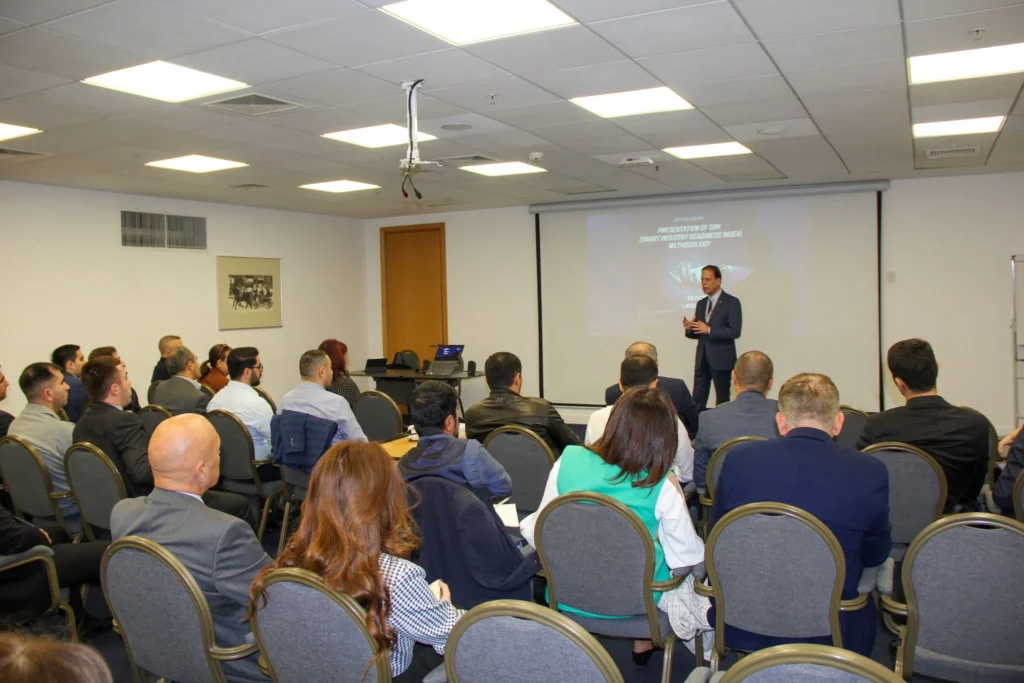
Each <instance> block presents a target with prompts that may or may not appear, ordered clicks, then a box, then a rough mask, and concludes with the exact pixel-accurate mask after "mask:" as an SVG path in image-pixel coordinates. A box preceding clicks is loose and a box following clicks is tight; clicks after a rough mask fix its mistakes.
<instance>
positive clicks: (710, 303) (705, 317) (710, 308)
mask: <svg viewBox="0 0 1024 683" xmlns="http://www.w3.org/2000/svg"><path fill="white" fill-rule="evenodd" d="M714 307H715V302H714V301H712V300H711V297H708V312H707V315H705V316H704V320H705V322H706V321H708V320H711V311H712V310H713V309H714Z"/></svg>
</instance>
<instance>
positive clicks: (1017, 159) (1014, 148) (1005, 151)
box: [988, 130, 1024, 166]
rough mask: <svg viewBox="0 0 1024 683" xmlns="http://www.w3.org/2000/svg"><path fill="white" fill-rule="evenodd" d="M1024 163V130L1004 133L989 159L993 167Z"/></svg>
mask: <svg viewBox="0 0 1024 683" xmlns="http://www.w3.org/2000/svg"><path fill="white" fill-rule="evenodd" d="M1021 162H1024V130H1012V131H1005V130H1004V131H1003V132H1002V134H1000V136H999V139H998V140H997V141H996V146H995V149H993V150H992V155H991V156H990V157H989V160H988V163H989V165H991V166H995V165H998V164H1010V163H1021Z"/></svg>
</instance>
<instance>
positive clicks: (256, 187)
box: [231, 183, 270, 190]
mask: <svg viewBox="0 0 1024 683" xmlns="http://www.w3.org/2000/svg"><path fill="white" fill-rule="evenodd" d="M231 187H233V188H235V189H236V190H262V189H264V188H267V187H270V185H260V184H259V183H242V184H241V185H232V186H231Z"/></svg>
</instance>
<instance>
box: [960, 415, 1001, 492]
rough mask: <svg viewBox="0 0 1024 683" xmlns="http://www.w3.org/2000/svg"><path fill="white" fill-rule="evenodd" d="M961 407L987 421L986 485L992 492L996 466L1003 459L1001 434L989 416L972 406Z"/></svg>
mask: <svg viewBox="0 0 1024 683" xmlns="http://www.w3.org/2000/svg"><path fill="white" fill-rule="evenodd" d="M960 407H961V408H964V409H965V410H969V411H971V412H972V413H976V414H977V415H980V416H981V417H982V418H983V419H984V420H985V423H986V424H988V467H987V468H985V483H986V484H988V487H989V489H990V490H991V489H992V487H993V486H995V484H996V465H997V464H998V463H999V462H1000V461H1002V459H1003V457H1002V456H1001V455H1000V454H999V434H998V433H997V432H996V428H995V425H993V424H992V420H990V419H988V416H987V415H985V413H983V412H981V411H980V410H976V409H974V408H972V407H970V406H960Z"/></svg>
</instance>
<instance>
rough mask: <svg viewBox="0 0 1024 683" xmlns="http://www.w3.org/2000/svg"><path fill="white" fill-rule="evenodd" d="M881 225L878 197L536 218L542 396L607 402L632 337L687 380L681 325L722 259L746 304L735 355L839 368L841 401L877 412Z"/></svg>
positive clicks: (688, 354) (688, 352) (783, 371)
mask: <svg viewBox="0 0 1024 683" xmlns="http://www.w3.org/2000/svg"><path fill="white" fill-rule="evenodd" d="M875 221H876V204H875V194H874V193H873V192H870V193H869V192H860V193H849V194H833V195H818V196H808V197H779V198H771V199H749V200H732V201H716V202H701V203H687V204H678V205H666V206H652V207H636V208H629V209H615V210H608V211H589V212H565V213H552V214H541V217H540V226H541V229H540V234H541V294H542V304H543V319H542V322H543V335H542V344H543V352H544V378H543V380H544V396H545V398H547V399H549V400H551V401H554V402H559V403H580V404H600V403H603V397H604V389H605V387H607V386H608V385H609V384H612V383H613V382H614V381H615V380H616V378H617V375H618V365H619V363H620V362H621V360H622V355H623V351H624V350H625V348H626V346H628V345H629V344H630V343H631V342H633V341H637V340H645V341H650V342H652V343H654V344H656V345H657V347H658V351H659V365H660V371H661V374H662V375H665V376H671V377H679V378H682V379H684V380H686V382H687V384H689V385H691V389H692V383H693V363H694V352H695V351H696V347H697V342H696V341H694V340H690V339H687V338H686V337H685V336H684V331H683V325H682V320H683V317H684V316H685V317H687V318H692V317H693V316H694V312H695V308H696V305H697V302H698V301H700V300H701V299H702V298H703V297H704V293H703V291H702V290H701V270H702V268H703V267H704V266H705V265H707V264H714V265H717V266H718V267H719V268H720V269H721V271H722V288H723V289H724V290H725V291H726V292H728V293H730V294H732V295H734V296H737V297H739V299H740V301H741V304H742V307H743V330H742V336H741V337H740V339H739V340H737V350H738V352H739V353H743V352H744V351H746V350H751V349H758V350H761V351H764V352H765V353H767V354H768V355H769V356H770V357H771V358H772V359H773V361H774V362H775V367H776V378H778V380H779V381H778V383H777V384H781V381H782V380H784V379H785V378H787V377H789V376H791V375H793V374H796V373H797V372H802V371H812V372H825V373H826V374H830V375H832V376H833V379H835V380H836V381H837V384H838V385H839V389H840V394H841V396H842V398H843V400H844V402H847V403H850V404H852V405H859V406H862V407H865V408H869V409H870V408H875V407H876V406H877V393H878V392H877V384H878V381H877V363H878V352H877V333H878V328H877V325H878V322H877V321H878V315H877V272H876V261H877V253H876V249H877V242H876V226H875ZM777 388H778V386H776V389H777ZM711 405H714V392H713V391H712V401H711Z"/></svg>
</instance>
